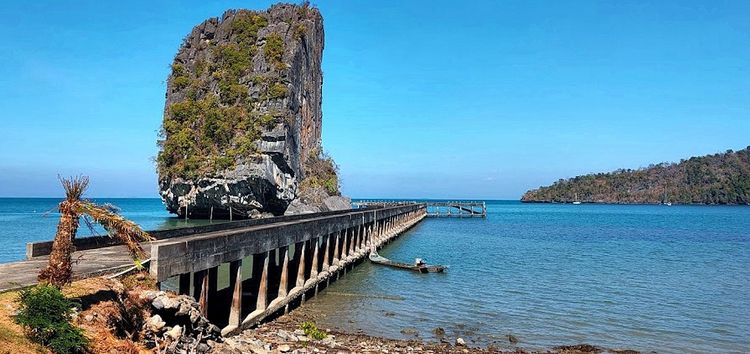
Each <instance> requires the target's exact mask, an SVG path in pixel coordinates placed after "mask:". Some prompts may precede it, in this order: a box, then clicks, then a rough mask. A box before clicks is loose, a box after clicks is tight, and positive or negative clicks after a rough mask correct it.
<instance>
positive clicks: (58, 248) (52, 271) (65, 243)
mask: <svg viewBox="0 0 750 354" xmlns="http://www.w3.org/2000/svg"><path fill="white" fill-rule="evenodd" d="M60 182H61V183H62V186H63V188H64V189H65V200H63V201H62V202H60V204H59V205H58V210H59V211H60V222H59V223H58V224H57V233H56V234H55V240H54V241H53V243H52V252H51V253H50V257H49V264H48V265H47V267H46V268H44V269H43V270H42V271H41V272H40V273H39V281H41V282H47V283H49V284H51V285H54V286H56V287H58V288H61V287H62V286H64V285H65V284H68V283H70V281H71V278H72V276H73V271H72V263H71V255H72V253H73V251H75V247H74V246H73V239H75V237H76V232H77V231H78V225H79V221H80V219H81V218H83V219H84V221H85V222H86V224H87V225H88V226H89V227H91V228H92V229H93V225H94V224H99V225H101V226H103V227H104V229H105V230H106V231H107V233H108V234H109V235H110V236H111V237H114V238H116V239H118V240H120V241H122V243H124V244H125V246H127V247H128V250H129V251H130V254H131V255H132V256H133V259H134V261H135V262H136V264H140V260H141V259H143V257H144V256H145V252H144V250H143V248H142V247H141V245H140V244H139V243H138V242H139V241H151V240H152V237H151V236H150V235H149V234H148V233H147V232H145V231H143V229H141V228H140V227H139V226H138V225H136V224H135V223H134V222H132V221H130V220H127V219H125V218H123V217H122V216H120V215H118V214H117V209H116V208H115V207H114V206H113V205H110V204H104V205H97V204H94V203H93V202H91V201H89V200H84V199H81V198H82V196H83V194H84V193H85V192H86V188H88V185H89V178H88V177H86V176H77V177H71V178H61V179H60Z"/></svg>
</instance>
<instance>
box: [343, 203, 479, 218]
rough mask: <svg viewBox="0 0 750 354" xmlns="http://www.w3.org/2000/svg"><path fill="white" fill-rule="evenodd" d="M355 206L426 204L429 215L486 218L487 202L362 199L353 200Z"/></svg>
mask: <svg viewBox="0 0 750 354" xmlns="http://www.w3.org/2000/svg"><path fill="white" fill-rule="evenodd" d="M352 204H353V205H354V206H355V208H376V207H378V208H381V207H386V206H397V205H411V204H425V206H426V208H427V216H428V217H433V218H486V217H487V204H486V203H485V202H482V201H416V200H413V201H403V200H360V201H356V202H352Z"/></svg>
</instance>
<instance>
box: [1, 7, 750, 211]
mask: <svg viewBox="0 0 750 354" xmlns="http://www.w3.org/2000/svg"><path fill="white" fill-rule="evenodd" d="M269 4H270V2H266V1H158V2H152V1H64V2H63V1H39V2H28V1H3V2H2V3H0V17H1V18H2V19H3V20H2V23H0V31H1V32H2V33H3V35H4V36H3V40H2V41H0V52H2V53H3V54H2V56H0V123H1V124H0V131H1V132H2V133H0V196H58V195H60V194H61V192H60V188H59V185H58V184H57V180H56V176H57V175H58V174H62V175H71V174H81V173H82V174H87V175H89V176H91V179H92V187H91V190H90V193H89V195H90V196H110V197H155V196H157V185H156V175H155V172H154V164H153V162H152V159H153V157H154V156H155V155H156V152H157V148H156V143H155V141H156V138H157V131H158V129H159V125H160V124H161V119H162V112H163V109H164V92H165V79H166V77H167V74H168V67H169V64H170V63H171V61H172V58H173V56H174V54H175V53H176V52H177V50H178V47H179V45H180V42H181V40H182V38H183V37H184V36H185V35H186V34H188V33H189V32H190V30H191V28H192V27H193V26H194V25H196V24H198V23H200V22H201V21H203V20H204V19H206V18H208V17H214V16H219V15H221V13H222V12H223V11H224V10H225V9H229V8H251V9H262V8H266V7H267V6H268V5H269ZM315 4H316V5H317V6H318V7H319V8H320V10H321V12H322V13H323V17H324V23H325V32H326V44H325V51H324V58H323V70H324V85H323V116H324V122H323V143H324V147H325V149H326V150H328V151H329V152H330V154H331V155H332V156H333V157H334V158H335V159H336V160H337V162H338V163H339V165H340V168H341V175H342V181H343V189H344V192H345V193H346V194H349V195H351V196H353V197H365V198H375V197H385V198H388V197H401V198H423V197H434V198H488V199H495V198H499V199H517V198H519V197H520V195H521V194H522V193H523V192H524V191H525V190H527V189H529V188H534V187H537V186H539V185H543V184H548V183H551V182H553V181H555V180H557V179H558V178H562V177H570V176H574V175H578V174H584V173H589V172H600V171H609V170H613V169H617V168H621V167H623V168H637V167H641V166H647V165H648V164H649V163H656V162H662V161H677V160H679V159H680V158H683V157H689V156H693V155H702V154H707V153H714V152H719V151H724V150H726V149H740V148H744V147H746V146H748V145H750V21H748V18H750V2H748V1H736V2H731V1H650V2H645V1H644V2H638V1H564V2H558V1H471V2H469V1H466V2H464V1H460V2H459V1H391V2H386V1H377V2H376V1H351V0H341V1H325V2H323V1H321V2H318V3H315Z"/></svg>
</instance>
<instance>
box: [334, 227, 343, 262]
mask: <svg viewBox="0 0 750 354" xmlns="http://www.w3.org/2000/svg"><path fill="white" fill-rule="evenodd" d="M340 234H341V231H339V232H337V233H336V240H335V241H334V246H333V265H339V261H340V260H341V256H340V255H339V235H340Z"/></svg>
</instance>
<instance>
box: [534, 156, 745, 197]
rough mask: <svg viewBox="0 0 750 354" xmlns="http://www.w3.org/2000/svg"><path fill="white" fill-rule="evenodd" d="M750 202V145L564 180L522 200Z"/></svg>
mask: <svg viewBox="0 0 750 354" xmlns="http://www.w3.org/2000/svg"><path fill="white" fill-rule="evenodd" d="M576 198H577V200H578V201H581V202H584V203H666V202H670V203H677V204H750V146H748V147H747V148H745V149H743V150H740V151H732V150H728V151H727V152H725V153H720V154H714V155H706V156H701V157H691V158H690V159H687V160H682V161H680V162H679V163H661V164H658V165H651V166H649V167H648V168H642V169H637V170H630V169H628V170H617V171H614V172H610V173H596V174H588V175H584V176H578V177H574V178H570V179H561V180H559V181H557V182H555V183H554V184H552V185H551V186H546V187H540V188H538V189H534V190H530V191H528V192H526V193H525V194H524V195H523V197H522V198H521V201H523V202H557V203H567V202H572V201H575V200H576Z"/></svg>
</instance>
